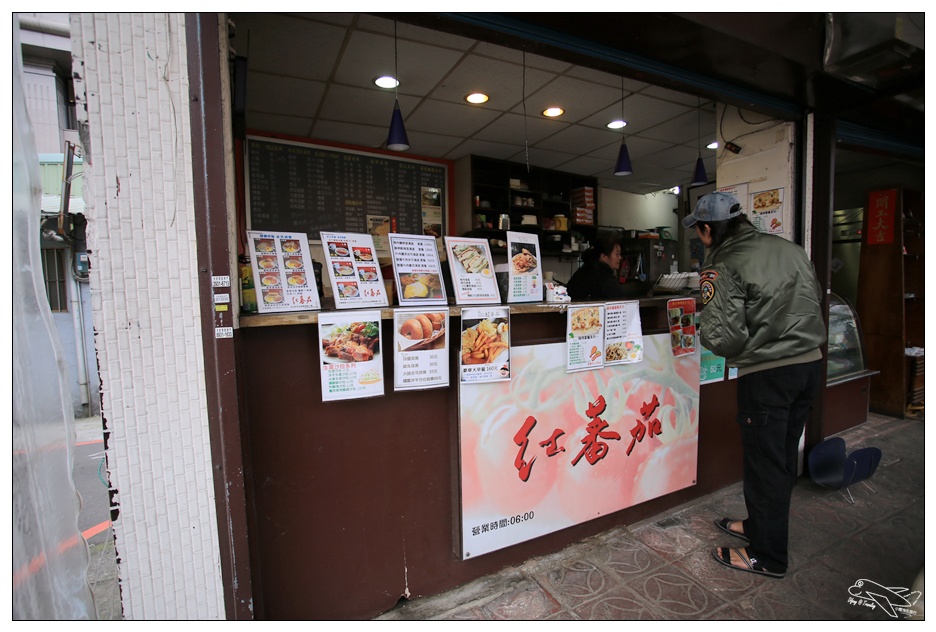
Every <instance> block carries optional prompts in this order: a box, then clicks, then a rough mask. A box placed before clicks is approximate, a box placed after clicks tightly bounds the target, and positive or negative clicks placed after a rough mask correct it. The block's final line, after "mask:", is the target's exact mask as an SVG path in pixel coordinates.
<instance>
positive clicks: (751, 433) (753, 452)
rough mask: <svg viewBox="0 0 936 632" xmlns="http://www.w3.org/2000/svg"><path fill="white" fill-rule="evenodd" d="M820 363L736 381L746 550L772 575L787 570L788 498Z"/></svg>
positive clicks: (749, 375)
mask: <svg viewBox="0 0 936 632" xmlns="http://www.w3.org/2000/svg"><path fill="white" fill-rule="evenodd" d="M821 368H822V362H821V361H816V362H809V363H806V364H792V365H789V366H783V367H778V368H775V369H767V370H764V371H758V372H756V373H750V374H748V375H744V376H742V377H740V378H738V424H739V425H740V426H741V442H742V446H743V448H744V503H745V505H747V512H748V517H747V519H746V520H745V521H744V534H745V535H746V536H748V537H749V538H750V539H751V543H750V544H749V545H748V552H749V554H750V555H751V557H753V558H756V559H757V560H758V561H759V562H760V563H761V564H763V566H764V567H765V568H766V569H767V570H769V571H771V572H774V573H785V572H786V570H787V563H788V558H787V547H788V540H789V529H790V497H791V496H792V494H793V486H794V485H795V484H796V461H797V456H798V452H799V440H800V436H802V434H803V428H804V427H805V425H806V420H807V419H808V417H809V410H810V407H811V406H812V402H813V399H814V398H815V396H816V390H817V388H818V387H819V383H820V377H821V375H820V370H821Z"/></svg>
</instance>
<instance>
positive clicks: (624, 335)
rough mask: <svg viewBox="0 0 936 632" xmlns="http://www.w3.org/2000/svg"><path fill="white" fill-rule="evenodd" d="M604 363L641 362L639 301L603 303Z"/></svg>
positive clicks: (641, 344) (641, 342) (641, 341)
mask: <svg viewBox="0 0 936 632" xmlns="http://www.w3.org/2000/svg"><path fill="white" fill-rule="evenodd" d="M604 318H605V327H604V356H605V359H604V363H605V365H606V366H607V365H614V364H632V363H635V362H640V361H641V360H643V330H642V328H641V325H640V301H622V302H613V303H605V314H604Z"/></svg>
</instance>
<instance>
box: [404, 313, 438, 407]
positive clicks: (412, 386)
mask: <svg viewBox="0 0 936 632" xmlns="http://www.w3.org/2000/svg"><path fill="white" fill-rule="evenodd" d="M448 322H449V311H448V308H437V311H435V310H434V311H427V310H409V309H398V310H395V311H394V314H393V325H394V334H393V337H394V344H395V348H394V352H393V369H394V371H393V388H394V390H397V391H409V390H417V389H425V388H433V387H437V386H448V385H449V361H448V348H449V347H448V332H447V330H448Z"/></svg>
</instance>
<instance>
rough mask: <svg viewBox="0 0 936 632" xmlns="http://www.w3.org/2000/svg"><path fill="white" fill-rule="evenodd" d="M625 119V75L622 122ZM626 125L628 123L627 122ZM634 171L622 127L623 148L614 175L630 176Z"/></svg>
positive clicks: (622, 90) (622, 92)
mask: <svg viewBox="0 0 936 632" xmlns="http://www.w3.org/2000/svg"><path fill="white" fill-rule="evenodd" d="M623 121H624V77H621V122H623ZM625 125H626V124H625ZM632 173H634V170H633V168H631V161H630V154H629V153H628V152H627V137H626V136H625V135H624V128H623V127H622V128H621V148H620V149H618V157H617V163H616V164H615V165H614V175H616V176H629V175H630V174H632Z"/></svg>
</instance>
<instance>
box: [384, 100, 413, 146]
mask: <svg viewBox="0 0 936 632" xmlns="http://www.w3.org/2000/svg"><path fill="white" fill-rule="evenodd" d="M409 148H410V144H409V138H407V137H406V128H405V127H403V113H402V112H400V102H399V101H394V103H393V118H391V119H390V134H389V135H388V136H387V149H392V150H393V151H406V150H407V149H409Z"/></svg>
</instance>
